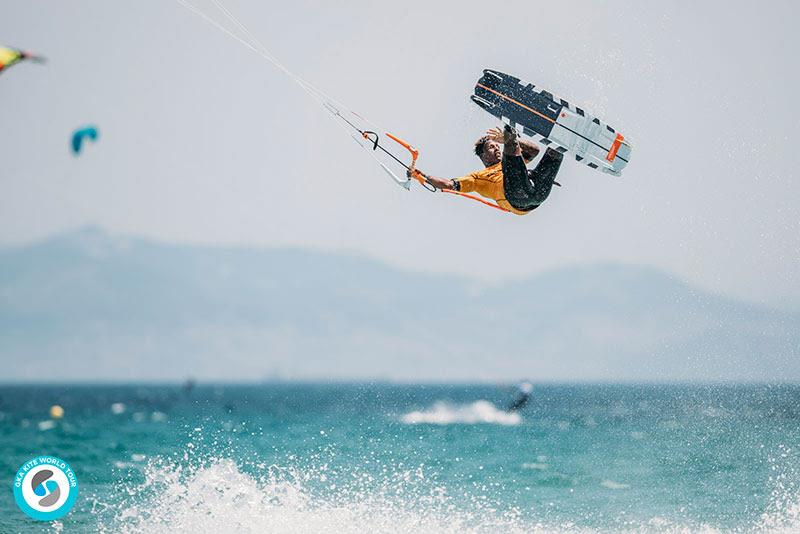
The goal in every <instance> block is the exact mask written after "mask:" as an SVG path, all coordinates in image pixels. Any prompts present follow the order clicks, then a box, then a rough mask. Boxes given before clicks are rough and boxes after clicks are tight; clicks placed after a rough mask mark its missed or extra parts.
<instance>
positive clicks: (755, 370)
mask: <svg viewBox="0 0 800 534" xmlns="http://www.w3.org/2000/svg"><path fill="white" fill-rule="evenodd" d="M0 365H2V369H3V372H2V374H0V379H5V380H39V379H46V380H95V379H111V380H162V379H169V380H179V379H182V378H183V377H186V376H189V375H191V376H195V377H197V378H199V379H205V380H262V379H265V378H300V379H329V378H330V379H365V378H378V379H409V380H416V379H424V380H504V379H506V380H507V379H512V380H513V379H517V378H521V377H527V378H530V379H532V380H768V381H772V380H776V381H797V380H800V314H792V313H788V312H781V311H777V310H771V309H767V308H763V307H758V306H754V305H750V304H745V303H741V302H737V301H734V300H730V299H726V298H722V297H719V296H714V295H710V294H707V293H704V292H702V291H698V290H696V289H694V288H692V287H690V286H688V285H686V284H684V283H683V282H681V281H680V280H677V279H675V278H673V277H671V276H669V275H666V274H664V273H662V272H659V271H656V270H653V269H649V268H642V267H635V266H623V265H593V266H584V267H574V268H568V269H560V270H556V271H553V272H549V273H545V274H542V275H540V276H537V277H534V278H531V279H529V280H525V281H520V282H514V283H509V284H506V285H503V286H501V287H487V286H483V285H480V284H478V283H476V282H474V281H471V280H467V279H463V278H458V277H451V276H439V275H429V274H422V273H413V272H406V271H401V270H397V269H394V268H391V267H388V266H386V265H382V264H380V263H378V262H375V261H373V260H369V259H366V258H361V257H357V256H352V255H345V254H335V253H320V252H311V251H304V250H291V249H272V250H270V249H265V250H259V249H246V248H216V247H200V246H186V245H169V244H163V243H156V242H151V241H146V240H141V239H132V238H125V237H116V236H109V235H107V234H105V233H103V232H102V231H100V230H98V229H94V228H88V229H84V230H81V231H79V232H75V233H70V234H66V235H62V236H58V237H55V238H52V239H49V240H46V241H44V242H41V243H38V244H34V245H31V246H24V247H15V248H6V249H2V250H0Z"/></svg>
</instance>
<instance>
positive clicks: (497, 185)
mask: <svg viewBox="0 0 800 534" xmlns="http://www.w3.org/2000/svg"><path fill="white" fill-rule="evenodd" d="M501 144H502V148H501ZM475 154H476V155H477V156H478V157H479V158H480V159H481V162H483V165H484V167H485V168H484V169H482V170H480V171H476V172H473V173H471V174H468V175H466V176H463V177H461V178H454V179H446V178H436V177H434V176H430V175H427V174H425V173H421V175H422V177H423V178H424V179H425V181H426V182H428V183H429V184H431V185H432V186H434V187H436V188H438V189H451V190H453V191H461V192H464V193H469V192H472V191H474V192H476V193H478V194H480V195H481V196H484V197H487V198H491V199H493V200H494V201H495V202H497V204H498V206H500V207H501V208H504V209H506V210H508V211H510V212H512V213H516V214H517V215H525V214H527V213H530V212H531V211H533V210H534V209H536V208H538V207H539V206H540V205H541V204H542V203H543V202H544V201H545V200H546V199H547V197H548V196H549V195H550V190H551V189H552V188H553V184H556V185H560V184H559V183H558V182H556V181H555V178H556V174H558V169H559V168H560V167H561V161H562V159H563V158H564V156H563V155H562V154H561V153H560V152H558V151H556V150H553V149H551V148H548V149H547V150H546V151H545V153H544V156H542V160H541V161H540V162H539V164H538V165H536V168H534V169H533V170H528V168H527V167H526V165H527V164H528V163H530V162H531V161H533V159H534V158H535V157H536V156H538V155H539V147H538V146H537V145H536V144H535V143H532V142H530V141H527V140H524V139H519V137H518V135H517V132H516V130H514V129H513V128H511V127H509V126H506V127H505V129H503V130H501V129H500V128H492V129H491V130H489V131H488V132H486V135H484V136H483V137H481V138H480V139H478V141H476V142H475ZM415 171H416V170H415V169H414V168H413V167H412V169H410V170H409V171H408V176H409V177H412V176H413V174H414V172H415ZM416 172H419V171H416Z"/></svg>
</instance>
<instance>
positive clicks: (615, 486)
mask: <svg viewBox="0 0 800 534" xmlns="http://www.w3.org/2000/svg"><path fill="white" fill-rule="evenodd" d="M600 485H601V486H603V487H604V488H608V489H612V490H623V489H628V488H630V487H631V486H630V484H623V483H621V482H614V481H613V480H603V481H602V482H600Z"/></svg>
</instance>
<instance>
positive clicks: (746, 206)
mask: <svg viewBox="0 0 800 534" xmlns="http://www.w3.org/2000/svg"><path fill="white" fill-rule="evenodd" d="M1 3H2V5H3V9H2V12H3V16H2V17H0V42H3V43H6V44H9V45H13V46H17V47H21V48H29V49H31V50H35V51H38V52H41V53H42V54H44V55H46V56H47V57H48V58H49V59H50V62H49V63H48V64H47V65H46V66H38V65H30V64H28V65H18V66H16V67H14V68H13V69H12V70H9V71H8V72H5V73H3V74H2V75H1V76H0V96H1V97H2V98H0V109H2V116H3V119H2V128H0V156H1V157H2V165H1V166H0V187H2V194H0V242H2V243H20V242H27V241H30V240H32V239H36V238H40V237H43V236H47V235H50V234H53V233H55V232H60V231H64V230H69V229H73V228H75V227H78V226H81V225H85V224H89V223H97V224H100V225H102V226H103V227H105V228H107V229H108V230H110V231H112V232H119V233H131V234H136V235H144V236H150V237H154V238H159V239H165V240H170V241H186V242H202V243H226V244H247V245H259V246H274V245H293V246H302V247H313V248H328V249H346V250H351V251H358V252H361V253H363V254H366V255H370V256H373V257H377V258H380V259H383V260H385V261H388V262H390V263H393V264H395V265H399V266H402V267H408V268H414V269H419V270H435V271H445V272H458V273H463V274H468V275H471V276H476V277H481V278H486V279H491V280H502V279H504V278H508V277H512V276H513V277H517V276H525V275H531V274H535V273H537V272H540V271H542V270H544V269H547V268H551V267H556V266H559V265H563V264H571V263H584V262H595V261H620V262H634V263H640V264H648V265H654V266H657V267H660V268H663V269H665V270H668V271H671V272H674V273H676V274H678V275H679V276H681V277H683V278H685V279H687V280H689V281H692V282H694V283H697V284H700V285H702V286H703V287H706V288H709V289H711V290H714V291H719V292H723V293H726V294H731V295H736V296H741V297H745V298H748V299H753V300H758V301H767V302H771V303H780V304H794V305H796V304H797V303H798V302H800V206H798V198H800V182H799V181H798V179H797V178H798V176H797V172H796V170H795V168H796V164H795V163H794V161H795V160H796V156H795V149H793V148H792V147H793V146H794V143H795V142H797V141H798V135H797V132H798V126H799V125H798V117H800V114H798V103H797V95H798V94H800V87H799V85H800V84H798V76H799V75H798V73H797V69H796V66H797V61H798V60H797V57H796V53H797V50H800V38H798V32H797V30H796V22H797V20H798V16H800V8H798V7H797V4H796V3H795V2H790V1H786V2H770V3H769V8H768V9H765V8H764V7H761V6H759V5H757V4H755V3H752V2H747V3H745V2H664V1H662V2H658V3H655V2H638V1H637V2H596V1H591V2H589V1H586V2H575V1H564V2H556V3H554V2H537V1H532V0H525V1H521V2H495V3H489V2H481V3H478V2H472V1H469V2H467V1H458V2H455V1H452V2H416V1H404V2H374V1H358V2H355V1H348V2H345V3H343V5H337V6H335V5H334V2H322V1H319V2H312V1H303V0H299V1H293V2H256V1H233V0H226V1H225V5H226V6H227V7H228V8H229V9H231V10H232V11H233V12H234V13H236V14H237V16H238V17H239V18H240V19H241V20H242V21H243V22H244V23H245V24H247V25H248V26H249V28H250V30H251V31H252V32H253V33H254V34H256V35H257V36H258V37H259V38H260V39H261V40H262V41H263V42H264V44H265V45H266V46H267V47H269V48H270V50H271V51H272V53H274V54H275V55H276V56H277V57H279V58H281V60H282V61H283V62H284V63H285V64H286V65H287V66H288V67H289V68H291V69H293V70H294V71H296V72H297V73H298V74H300V75H301V76H303V77H305V78H307V79H308V80H310V81H312V82H313V83H315V84H316V85H318V86H319V87H321V88H323V89H324V90H325V91H327V92H328V93H330V94H331V95H333V96H334V97H336V98H338V99H339V100H341V101H344V102H346V103H347V104H348V105H349V106H350V107H351V108H353V109H355V110H357V111H360V112H361V113H363V114H364V115H366V116H368V117H370V118H371V119H372V120H374V121H375V122H378V123H379V124H381V125H382V126H383V127H385V128H387V129H389V130H390V131H395V132H396V133H398V134H399V135H401V136H404V137H406V138H408V139H409V140H410V141H412V142H413V143H414V144H416V145H417V146H418V147H420V148H421V149H422V156H421V159H420V163H419V165H420V167H421V168H422V169H423V170H425V171H426V172H430V173H432V174H435V175H439V176H459V175H463V174H466V173H468V172H470V171H472V170H475V169H477V168H479V167H480V162H479V161H478V160H477V158H475V156H474V155H473V154H471V148H472V143H473V141H474V139H475V138H476V137H478V136H479V135H480V134H481V133H482V132H483V130H485V129H486V128H487V127H490V126H492V125H494V124H495V122H494V121H493V120H492V118H491V117H490V116H489V115H487V114H485V112H483V111H481V110H479V109H478V108H477V107H475V106H474V105H473V104H472V103H471V102H470V101H469V98H468V97H469V95H470V93H471V90H472V87H473V85H474V83H475V81H476V80H477V78H478V77H479V76H480V73H481V70H482V69H483V68H486V67H492V68H496V69H498V70H501V71H506V72H509V73H513V74H516V75H518V76H520V77H523V78H526V79H528V80H530V81H533V82H534V83H536V84H538V85H542V86H544V87H546V88H549V89H550V90H551V91H553V92H555V93H557V94H559V95H561V96H563V97H565V98H567V99H568V100H570V102H575V103H576V104H578V105H582V107H584V108H585V109H587V110H589V111H590V112H592V113H594V114H596V115H598V116H599V117H601V118H603V119H604V120H605V121H607V122H608V123H609V124H611V125H612V126H614V127H615V128H617V129H618V130H620V131H621V132H622V133H624V134H625V135H626V137H627V138H629V139H630V140H631V141H632V143H633V145H634V152H633V155H632V159H631V163H630V165H629V166H628V168H627V169H626V170H625V172H624V175H623V177H622V178H614V177H612V176H608V175H604V174H601V173H599V172H597V171H592V170H591V169H588V168H587V167H585V166H583V165H579V164H575V163H574V162H572V161H566V162H565V164H564V165H563V167H562V172H561V175H560V178H559V181H560V182H561V183H562V184H563V185H564V187H562V188H560V189H556V190H555V191H554V192H553V194H552V195H551V197H550V199H549V200H548V201H547V203H546V204H545V205H544V206H543V207H542V208H540V209H539V210H537V211H536V212H535V213H534V214H532V215H529V216H526V217H515V216H511V215H506V214H502V213H500V212H497V211H495V210H491V209H488V208H484V207H482V206H480V205H478V204H477V203H473V202H469V201H463V200H460V199H456V198H453V197H450V196H445V195H441V194H438V195H434V194H430V193H427V192H426V191H423V190H421V189H419V188H417V189H416V190H414V191H412V192H411V193H407V192H405V191H403V190H402V189H400V188H399V187H397V186H396V185H394V184H392V183H391V182H390V181H389V180H388V178H387V177H386V176H385V175H384V174H383V173H382V171H381V170H380V169H379V168H377V167H376V166H375V164H374V163H373V162H372V160H371V159H370V158H368V157H367V156H366V155H365V154H364V153H363V152H362V151H361V149H359V148H358V147H357V146H356V145H355V143H353V141H352V140H350V139H349V138H348V137H347V136H345V135H343V134H342V133H341V131H340V130H339V129H338V128H337V127H336V125H335V124H334V123H333V122H332V121H331V120H330V118H329V116H327V115H326V114H325V113H324V112H322V111H321V110H320V109H319V108H318V107H316V105H315V104H314V103H313V101H311V100H310V99H309V98H308V97H307V96H306V95H305V94H304V93H303V92H302V91H300V90H299V89H298V88H297V86H295V85H294V84H293V83H292V82H291V81H290V80H289V79H288V78H287V77H286V76H284V75H283V74H282V73H280V72H279V71H277V70H276V69H275V68H274V67H272V66H271V65H269V64H267V63H265V62H264V61H263V60H262V59H261V58H260V57H258V56H257V55H255V54H254V53H252V52H251V51H249V50H246V49H245V48H243V47H242V46H241V45H240V44H239V43H237V42H235V41H234V40H232V39H231V38H230V37H228V36H226V35H224V34H222V33H220V32H219V31H217V30H215V29H214V28H213V27H211V26H209V25H208V24H207V23H206V22H204V21H203V20H201V19H199V18H198V17H196V16H194V15H192V14H191V13H189V12H188V11H186V10H185V9H184V8H182V7H181V6H180V5H179V4H177V3H176V2H172V1H169V0H158V1H155V0H151V1H137V2H119V1H107V0H102V1H101V0H97V1H69V2H56V1H50V2H45V1H31V0H26V1H25V2H19V1H14V2H7V1H3V2H1ZM193 3H194V4H196V5H198V7H200V8H202V9H203V10H205V11H207V12H208V13H209V14H213V15H214V16H215V18H216V19H217V20H220V21H222V20H224V19H223V16H222V15H221V14H220V13H219V12H215V11H214V7H213V5H212V4H211V3H210V2H207V1H206V0H193ZM336 4H340V3H336ZM87 122H93V123H96V124H97V125H98V126H99V128H100V132H101V139H100V141H99V143H98V144H97V145H95V146H90V147H88V150H86V151H85V154H84V155H83V156H82V157H80V158H77V159H76V158H73V157H72V156H71V155H70V153H69V151H68V140H69V134H70V132H71V131H72V130H73V129H74V128H76V127H78V126H80V125H82V124H84V123H87Z"/></svg>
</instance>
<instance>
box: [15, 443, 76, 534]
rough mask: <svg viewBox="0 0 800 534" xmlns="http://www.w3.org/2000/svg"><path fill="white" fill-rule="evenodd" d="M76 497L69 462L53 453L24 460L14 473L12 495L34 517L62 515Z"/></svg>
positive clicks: (74, 482) (45, 517)
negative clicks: (15, 473)
mask: <svg viewBox="0 0 800 534" xmlns="http://www.w3.org/2000/svg"><path fill="white" fill-rule="evenodd" d="M77 498H78V478H77V477H76V476H75V472H74V471H73V470H72V469H71V468H70V467H69V464H67V462H65V461H64V460H62V459H60V458H56V457H55V456H37V457H36V458H33V459H31V460H28V461H27V462H25V463H24V464H22V467H20V468H19V471H17V476H15V477H14V499H15V500H16V501H17V506H19V508H20V510H22V511H23V512H25V513H26V514H28V515H29V516H30V517H32V518H34V519H38V520H40V521H50V520H53V519H58V518H59V517H63V516H65V515H66V514H67V513H68V512H69V511H70V510H71V509H72V505H74V504H75V499H77Z"/></svg>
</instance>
